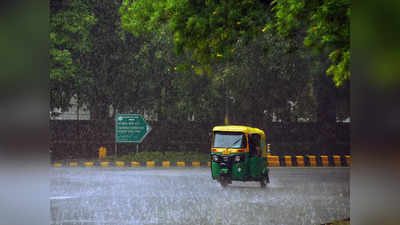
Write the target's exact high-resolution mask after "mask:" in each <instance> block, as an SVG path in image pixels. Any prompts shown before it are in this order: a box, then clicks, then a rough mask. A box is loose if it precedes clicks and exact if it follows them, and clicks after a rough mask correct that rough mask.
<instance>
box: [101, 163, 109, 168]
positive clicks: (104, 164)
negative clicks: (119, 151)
mask: <svg viewBox="0 0 400 225" xmlns="http://www.w3.org/2000/svg"><path fill="white" fill-rule="evenodd" d="M100 166H101V167H109V166H110V162H100Z"/></svg>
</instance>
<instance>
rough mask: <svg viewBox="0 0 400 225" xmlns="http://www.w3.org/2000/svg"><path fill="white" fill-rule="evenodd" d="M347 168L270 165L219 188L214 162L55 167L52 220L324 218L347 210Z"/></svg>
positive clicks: (81, 224)
mask: <svg viewBox="0 0 400 225" xmlns="http://www.w3.org/2000/svg"><path fill="white" fill-rule="evenodd" d="M349 173H350V170H349V169H348V168H271V172H270V179H271V183H270V184H268V185H267V187H266V188H265V189H261V188H260V185H259V183H257V182H233V183H232V184H230V185H229V186H228V187H227V188H225V189H224V188H222V187H221V186H220V185H219V184H218V183H217V182H216V181H214V180H212V179H211V175H210V169H209V168H197V169H196V168H190V169H181V168H179V169H178V168H176V169H175V168H169V169H162V168H159V169H157V168H155V169H146V168H52V169H51V186H50V190H51V197H50V205H51V216H52V224H63V225H72V224H74V225H94V224H101V225H106V224H107V225H124V224H143V225H147V224H152V225H155V224H157V225H158V224H160V225H161V224H171V225H172V224H204V225H208V224H246V225H250V224H271V225H280V224H282V225H292V224H293V225H294V224H295V225H301V224H307V225H309V224H321V223H326V222H329V221H332V220H337V219H343V218H346V217H349V216H350V200H349V198H350V196H349V194H350V193H349V177H350V174H349Z"/></svg>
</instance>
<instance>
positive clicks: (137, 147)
mask: <svg viewBox="0 0 400 225" xmlns="http://www.w3.org/2000/svg"><path fill="white" fill-rule="evenodd" d="M138 152H139V143H137V144H136V153H138Z"/></svg>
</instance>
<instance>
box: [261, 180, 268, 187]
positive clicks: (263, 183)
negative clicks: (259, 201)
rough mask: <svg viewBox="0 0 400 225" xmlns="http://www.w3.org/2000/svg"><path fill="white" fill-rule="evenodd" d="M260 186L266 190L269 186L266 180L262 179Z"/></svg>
mask: <svg viewBox="0 0 400 225" xmlns="http://www.w3.org/2000/svg"><path fill="white" fill-rule="evenodd" d="M260 186H261V187H262V188H265V187H266V186H267V184H266V182H265V178H262V179H261V180H260Z"/></svg>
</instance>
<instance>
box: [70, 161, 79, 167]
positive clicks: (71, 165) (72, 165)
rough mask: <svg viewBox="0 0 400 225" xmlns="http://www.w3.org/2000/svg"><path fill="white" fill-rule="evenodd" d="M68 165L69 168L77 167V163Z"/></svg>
mask: <svg viewBox="0 0 400 225" xmlns="http://www.w3.org/2000/svg"><path fill="white" fill-rule="evenodd" d="M68 165H69V167H77V166H78V163H77V162H70V163H69V164H68Z"/></svg>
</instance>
